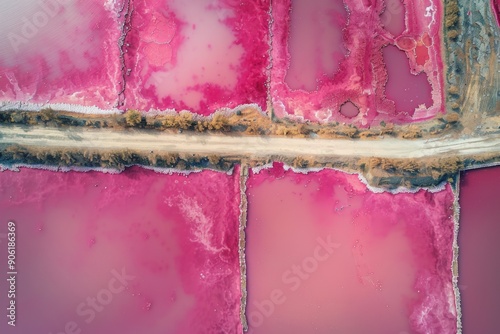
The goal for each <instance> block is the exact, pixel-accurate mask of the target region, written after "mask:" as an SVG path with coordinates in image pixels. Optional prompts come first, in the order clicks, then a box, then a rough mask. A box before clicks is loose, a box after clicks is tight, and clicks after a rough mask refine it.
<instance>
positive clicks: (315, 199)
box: [247, 164, 457, 334]
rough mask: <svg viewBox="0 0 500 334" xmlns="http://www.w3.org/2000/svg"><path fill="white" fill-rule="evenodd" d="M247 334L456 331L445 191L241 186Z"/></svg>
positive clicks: (253, 181) (330, 174)
mask: <svg viewBox="0 0 500 334" xmlns="http://www.w3.org/2000/svg"><path fill="white" fill-rule="evenodd" d="M247 186H248V191H247V194H248V197H249V212H248V228H247V264H248V296H249V300H248V307H247V317H248V321H249V326H250V333H290V334H293V333H349V334H355V333H360V334H364V333H395V334H404V333H431V332H432V333H453V332H455V331H456V321H457V315H456V312H455V300H454V292H453V288H452V282H451V260H452V241H453V220H452V204H453V193H452V191H451V188H450V186H446V187H445V188H444V189H443V190H440V191H437V192H429V191H425V190H420V191H418V192H417V193H415V194H410V193H400V194H397V195H393V194H390V193H373V192H371V191H370V190H368V189H367V188H366V186H365V185H364V184H363V183H361V181H360V180H359V179H358V177H357V176H356V175H349V174H345V173H342V172H338V171H333V170H323V171H321V172H311V173H309V174H307V175H303V174H296V173H293V172H292V171H284V170H283V167H282V166H281V165H279V164H275V165H274V167H273V168H271V169H264V170H262V171H260V172H259V173H258V174H256V173H253V174H252V175H251V176H250V179H249V181H248V184H247Z"/></svg>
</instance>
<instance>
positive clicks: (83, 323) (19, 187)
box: [0, 168, 241, 334]
mask: <svg viewBox="0 0 500 334" xmlns="http://www.w3.org/2000/svg"><path fill="white" fill-rule="evenodd" d="M238 184H239V183H238V173H237V172H235V173H233V175H228V174H225V173H219V172H213V171H203V172H199V173H193V174H189V175H188V176H186V175H183V174H177V173H173V174H169V175H167V174H160V173H156V172H153V171H150V170H146V169H140V168H132V169H127V170H126V171H124V172H122V173H121V174H109V173H101V172H85V173H83V172H53V171H47V170H36V169H25V168H22V169H21V171H20V172H12V171H4V172H1V173H0V211H1V212H2V219H3V221H2V224H1V226H0V238H1V239H0V247H1V251H0V254H1V256H2V259H4V260H5V261H2V265H1V269H2V272H3V273H4V274H5V273H6V272H7V271H8V270H7V264H6V259H7V242H6V240H7V239H6V237H7V235H6V233H7V224H8V221H9V220H10V221H12V222H14V223H15V228H16V240H17V243H16V264H15V270H16V271H17V276H16V282H15V287H16V297H15V301H16V305H17V319H16V326H15V327H11V326H9V325H8V324H7V319H6V317H5V312H6V309H5V307H6V305H9V304H8V303H9V301H8V300H7V298H8V296H7V291H8V288H9V287H10V284H9V286H8V284H7V283H8V282H7V281H6V280H5V279H2V280H1V281H0V290H1V291H2V294H1V295H0V304H1V305H3V312H4V316H3V321H2V322H1V324H0V332H2V333H18V334H26V333H41V334H48V333H52V334H56V333H77V332H79V331H78V330H81V332H82V333H93V334H109V333H120V334H137V333H148V334H161V333H179V334H183V333H220V331H221V330H224V331H225V332H227V333H237V332H238V331H240V328H241V325H240V315H239V310H240V297H241V293H240V270H239V260H238V218H239V198H240V195H239V190H238V188H239V187H238Z"/></svg>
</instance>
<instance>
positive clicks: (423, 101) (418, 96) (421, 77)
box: [383, 45, 432, 115]
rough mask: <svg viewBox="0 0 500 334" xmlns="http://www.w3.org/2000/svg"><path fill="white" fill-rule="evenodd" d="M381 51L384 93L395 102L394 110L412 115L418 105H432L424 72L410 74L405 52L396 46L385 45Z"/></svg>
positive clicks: (430, 92) (430, 91) (429, 89)
mask: <svg viewBox="0 0 500 334" xmlns="http://www.w3.org/2000/svg"><path fill="white" fill-rule="evenodd" d="M383 53H384V62H385V63H386V64H387V76H388V80H387V83H386V85H385V95H386V97H387V98H389V99H391V100H392V101H394V102H395V104H396V110H397V111H398V112H402V113H406V114H409V115H413V113H414V110H415V109H416V108H418V107H420V106H422V108H424V109H425V108H428V107H430V106H432V87H431V85H430V83H429V81H428V80H427V75H426V74H425V72H424V73H419V74H417V75H414V74H412V73H411V68H410V63H409V60H408V58H407V57H406V53H405V52H404V51H401V50H399V49H398V48H397V47H396V46H392V45H390V46H387V47H385V48H384V49H383Z"/></svg>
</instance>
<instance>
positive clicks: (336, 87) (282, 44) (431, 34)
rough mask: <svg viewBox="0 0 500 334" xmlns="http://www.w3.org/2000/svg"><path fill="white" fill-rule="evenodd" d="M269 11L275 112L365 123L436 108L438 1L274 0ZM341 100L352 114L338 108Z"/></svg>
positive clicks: (403, 118)
mask: <svg viewBox="0 0 500 334" xmlns="http://www.w3.org/2000/svg"><path fill="white" fill-rule="evenodd" d="M272 8H273V17H274V18H275V19H274V20H273V24H272V41H273V49H272V62H273V67H272V69H271V82H270V88H271V94H270V98H271V101H272V104H273V110H274V113H275V115H276V116H278V117H287V118H292V119H296V120H313V121H320V122H343V123H351V124H356V125H358V126H371V125H378V124H379V123H380V122H381V121H386V122H387V121H390V122H395V123H408V122H414V121H419V120H424V119H428V118H431V117H433V116H435V115H437V114H438V113H441V112H443V111H444V109H443V108H444V104H443V96H444V95H443V91H442V87H443V64H442V59H441V36H440V30H441V22H442V15H443V10H442V4H441V2H439V1H433V0H425V1H410V0H404V1H399V0H387V1H379V2H376V3H372V2H369V1H354V0H353V1H340V0H339V1H323V0H316V1H309V2H308V3H307V6H306V5H305V4H304V3H303V2H301V1H293V0H280V1H274V2H273V4H272ZM278 17H279V18H282V19H276V18H278ZM391 48H394V49H396V50H398V51H399V52H393V51H390V50H392V49H391ZM403 79H404V80H403ZM398 82H403V83H404V85H403V86H402V87H399V86H397V83H398ZM420 86H422V87H421V88H417V87H420ZM396 88H397V89H396ZM398 89H399V90H400V91H402V92H403V93H404V94H403V95H402V96H401V94H399V93H400V91H398ZM412 99H413V100H412ZM348 101H350V102H351V103H353V104H354V105H355V106H357V108H358V109H359V112H358V113H357V114H355V115H353V114H352V113H347V114H346V113H345V112H344V110H342V106H344V105H345V104H346V102H348Z"/></svg>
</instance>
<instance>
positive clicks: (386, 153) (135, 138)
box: [0, 126, 500, 158]
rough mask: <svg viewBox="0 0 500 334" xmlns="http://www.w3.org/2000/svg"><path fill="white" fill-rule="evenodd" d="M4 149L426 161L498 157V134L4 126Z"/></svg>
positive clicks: (0, 132)
mask: <svg viewBox="0 0 500 334" xmlns="http://www.w3.org/2000/svg"><path fill="white" fill-rule="evenodd" d="M0 144H19V145H23V146H43V147H65V148H79V149H86V148H88V149H130V150H139V151H155V152H169V153H193V154H202V155H212V154H223V155H234V156H242V157H244V156H254V157H259V156H269V155H281V156H299V155H300V156H311V157H318V158H319V157H328V156H336V157H353V156H357V157H381V158H425V157H444V156H458V157H461V156H470V155H475V154H485V153H495V154H497V155H500V134H495V135H490V136H485V137H474V138H448V139H442V138H441V139H416V140H404V139H395V138H384V139H378V140H342V139H300V138H276V137H267V138H264V137H250V136H245V137H242V136H224V135H205V134H185V133H180V134H169V133H152V132H149V133H146V132H139V131H129V132H117V131H108V130H93V129H77V130H75V129H72V130H71V131H69V130H64V129H63V130H58V129H52V128H30V129H29V130H26V129H23V128H20V127H3V126H0Z"/></svg>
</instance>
